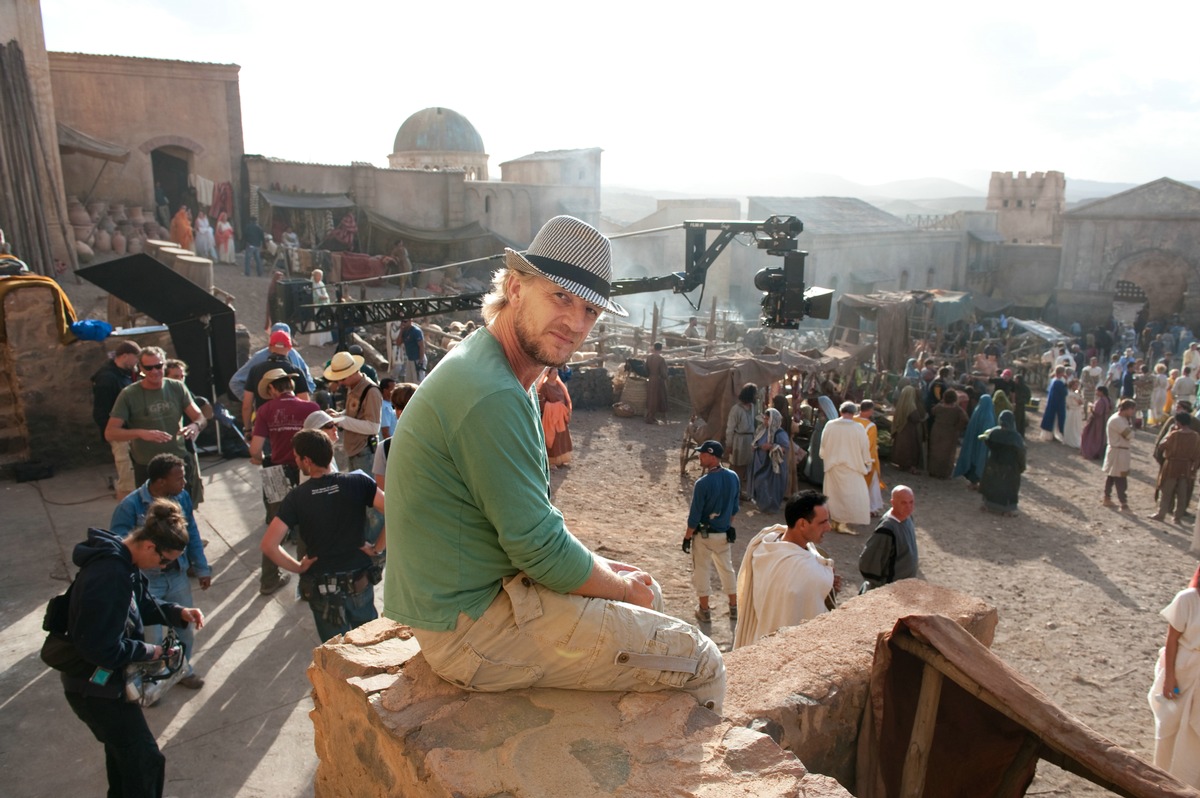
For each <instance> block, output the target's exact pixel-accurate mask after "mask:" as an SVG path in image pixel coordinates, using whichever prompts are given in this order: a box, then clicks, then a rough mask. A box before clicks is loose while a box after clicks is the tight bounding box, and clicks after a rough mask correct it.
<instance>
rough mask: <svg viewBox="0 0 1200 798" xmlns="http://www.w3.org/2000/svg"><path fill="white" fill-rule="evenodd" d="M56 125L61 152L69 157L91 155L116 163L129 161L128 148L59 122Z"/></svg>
mask: <svg viewBox="0 0 1200 798" xmlns="http://www.w3.org/2000/svg"><path fill="white" fill-rule="evenodd" d="M56 125H57V127H58V149H59V152H64V153H66V154H67V155H72V154H75V153H78V154H80V155H90V156H92V157H93V158H100V159H101V160H105V161H113V162H114V163H125V162H126V161H128V160H129V149H128V148H127V147H122V146H121V145H119V144H113V143H111V142H108V141H103V140H101V139H98V138H96V137H95V136H89V135H88V134H87V133H84V132H83V131H80V130H76V129H75V128H73V127H71V126H70V125H64V124H63V123H62V122H58V123H56Z"/></svg>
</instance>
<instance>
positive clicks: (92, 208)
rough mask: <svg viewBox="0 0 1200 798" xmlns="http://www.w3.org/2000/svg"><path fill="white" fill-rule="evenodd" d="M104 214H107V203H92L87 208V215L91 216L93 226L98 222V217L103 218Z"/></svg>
mask: <svg viewBox="0 0 1200 798" xmlns="http://www.w3.org/2000/svg"><path fill="white" fill-rule="evenodd" d="M106 213H108V203H107V202H93V203H92V204H91V205H89V206H88V214H90V215H91V217H92V223H93V224H94V223H96V222H99V221H100V217H101V216H104V215H105V214H106Z"/></svg>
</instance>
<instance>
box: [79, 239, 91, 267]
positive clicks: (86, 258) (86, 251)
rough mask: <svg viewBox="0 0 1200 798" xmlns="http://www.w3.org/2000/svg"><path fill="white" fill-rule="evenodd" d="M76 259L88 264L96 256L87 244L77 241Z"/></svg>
mask: <svg viewBox="0 0 1200 798" xmlns="http://www.w3.org/2000/svg"><path fill="white" fill-rule="evenodd" d="M75 257H77V258H79V262H80V263H83V264H88V263H91V262H92V259H93V258H95V257H96V254H95V253H94V252H92V248H91V247H89V246H88V245H87V244H85V243H83V242H82V241H76V242H75Z"/></svg>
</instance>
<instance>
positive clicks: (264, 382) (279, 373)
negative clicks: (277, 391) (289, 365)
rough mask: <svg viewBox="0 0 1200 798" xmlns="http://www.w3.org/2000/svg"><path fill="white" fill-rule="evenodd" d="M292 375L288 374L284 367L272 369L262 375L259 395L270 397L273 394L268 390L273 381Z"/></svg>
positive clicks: (264, 397)
mask: <svg viewBox="0 0 1200 798" xmlns="http://www.w3.org/2000/svg"><path fill="white" fill-rule="evenodd" d="M290 376H292V375H291V374H288V373H287V372H286V371H284V370H283V369H271V370H270V371H268V372H267V373H266V374H264V375H262V378H261V379H259V381H258V395H259V396H261V397H262V398H263V399H270V398H271V394H270V392H269V391H268V389H269V388H270V387H271V383H273V382H275V380H278V379H282V378H284V377H290ZM293 382H294V381H293Z"/></svg>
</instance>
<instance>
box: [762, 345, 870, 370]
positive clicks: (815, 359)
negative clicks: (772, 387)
mask: <svg viewBox="0 0 1200 798" xmlns="http://www.w3.org/2000/svg"><path fill="white" fill-rule="evenodd" d="M874 354H875V344H873V343H871V344H862V345H860V346H850V345H848V344H843V345H840V346H829V347H826V348H825V349H805V350H802V351H799V352H797V351H793V350H791V349H785V350H783V351H782V352H780V353H779V358H780V360H782V361H783V365H785V366H787V368H788V369H789V370H791V369H795V370H797V371H800V372H802V373H804V374H823V373H825V372H827V371H836V372H838V373H839V374H842V375H848V374H849V373H850V372H852V371H854V369H856V368H857V367H858V364H859V363H865V362H867V361H868V360H870V359H871V357H872V356H874Z"/></svg>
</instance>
